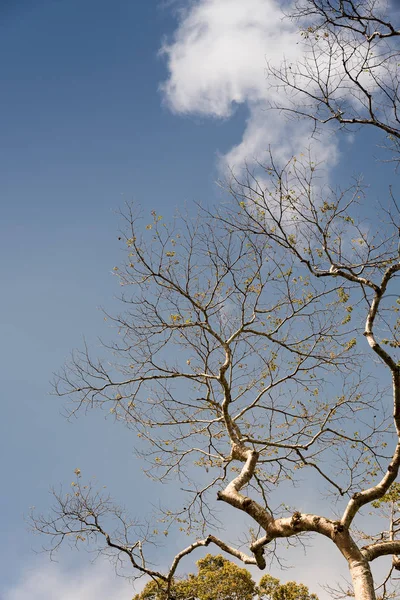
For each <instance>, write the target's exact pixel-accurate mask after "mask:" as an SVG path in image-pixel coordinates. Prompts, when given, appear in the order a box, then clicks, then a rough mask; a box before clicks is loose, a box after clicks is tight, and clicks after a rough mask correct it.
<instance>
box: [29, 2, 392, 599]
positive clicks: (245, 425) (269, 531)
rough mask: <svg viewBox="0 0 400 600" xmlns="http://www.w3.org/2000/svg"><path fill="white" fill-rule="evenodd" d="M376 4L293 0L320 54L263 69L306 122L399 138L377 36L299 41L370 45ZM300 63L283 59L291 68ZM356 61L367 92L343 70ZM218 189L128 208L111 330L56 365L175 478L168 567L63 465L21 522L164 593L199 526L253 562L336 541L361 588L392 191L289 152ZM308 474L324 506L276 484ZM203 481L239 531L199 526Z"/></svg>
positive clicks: (384, 543) (379, 436)
mask: <svg viewBox="0 0 400 600" xmlns="http://www.w3.org/2000/svg"><path fill="white" fill-rule="evenodd" d="M377 7H378V4H377V3H375V2H363V3H358V4H355V3H353V2H346V1H343V2H341V1H339V2H334V1H333V0H332V1H329V0H327V1H324V0H309V1H307V0H306V2H305V3H303V4H302V6H301V7H300V8H299V11H300V12H299V13H298V17H299V18H300V17H301V18H305V17H306V18H314V19H315V18H316V19H317V21H316V22H314V25H309V26H307V27H308V28H310V29H307V30H306V33H307V35H309V36H311V37H312V40H311V41H310V52H311V58H312V60H314V61H315V65H316V66H317V67H318V65H319V66H320V67H321V68H320V70H319V75H317V76H316V77H317V78H316V79H315V78H314V79H313V80H312V84H313V85H314V84H315V83H317V84H318V85H317V87H318V86H319V89H320V94H319V95H318V94H316V93H315V92H314V91H312V85H310V86H308V87H303V88H301V87H300V86H298V87H296V85H295V82H296V77H295V76H293V78H292V79H291V78H290V77H289V72H290V73H293V69H291V68H290V65H286V67H287V70H286V71H285V68H284V70H282V71H281V72H280V73H275V75H277V76H280V77H281V81H282V84H283V85H284V86H285V89H288V86H292V89H296V90H297V91H298V93H299V94H302V95H303V96H304V94H308V95H309V98H310V105H309V109H310V110H309V111H308V109H306V108H304V110H303V111H302V114H305V115H307V116H309V117H311V118H312V119H314V121H315V122H318V123H323V122H325V121H327V120H328V121H329V120H336V121H337V122H339V123H340V124H341V125H351V124H358V125H362V124H365V125H371V126H374V127H377V128H378V129H381V130H384V131H385V132H386V133H388V134H389V135H391V136H392V137H393V139H398V138H399V133H398V129H397V112H396V110H397V88H396V94H395V95H392V96H390V94H389V93H388V92H387V89H388V88H387V87H386V81H387V76H388V75H387V74H388V73H391V68H392V62H391V61H392V58H393V56H394V55H395V51H394V50H392V51H391V52H389V53H385V52H386V51H385V50H384V51H382V52H383V53H382V54H381V55H380V56H381V58H380V66H379V68H378V65H376V68H375V67H374V66H373V64H372V63H371V62H368V61H367V62H365V61H364V62H363V63H362V67H361V66H360V65H358V63H357V60H358V59H357V60H355V62H351V61H350V62H351V64H352V67H351V69H350V68H347V66H346V65H348V64H349V63H348V61H347V58H343V55H340V53H339V56H341V60H342V63H341V69H343V68H344V69H345V75H344V76H341V78H339V80H338V79H337V75H338V73H339V71H337V70H335V69H336V67H335V69H333V70H332V69H331V70H329V69H328V71H326V64H327V62H326V54H323V53H321V52H320V50H318V51H317V48H320V47H321V46H319V44H320V43H321V40H322V43H323V44H324V45H326V47H327V48H328V50H329V52H330V53H331V54H329V53H328V57H330V59H331V61H332V62H333V61H334V60H336V59H337V56H338V52H339V50H338V47H339V46H340V44H341V45H342V49H343V51H345V50H346V52H347V51H349V52H350V54H351V53H352V50H351V48H353V50H354V52H353V59H354V56H356V57H357V52H356V50H355V43H354V44H353V46H352V45H351V44H352V42H351V40H352V39H353V38H354V39H356V38H357V36H361V39H362V40H363V44H364V46H365V48H366V49H367V54H368V56H369V57H371V56H376V54H374V55H371V54H370V52H372V48H374V49H375V50H374V52H376V47H377V45H378V44H381V43H383V44H389V43H390V42H391V41H392V40H397V37H396V36H397V35H398V33H397V30H396V29H395V28H394V27H393V26H391V25H390V24H388V23H387V22H386V20H385V19H384V18H383V17H381V16H379V15H380V13H378V12H374V11H376V10H378V8H379V7H378V8H377ZM300 9H301V10H300ZM301 11H303V12H301ZM331 36H333V37H331ZM357 39H358V38H357ZM338 44H339V46H338ZM364 46H363V48H364ZM324 47H325V46H324ZM385 47H386V46H385ZM363 52H364V49H363ZM346 56H347V54H346ZM353 59H352V60H353ZM369 60H370V61H372V60H373V59H372V58H370V59H369ZM374 60H375V59H374ZM328 63H329V61H328ZM354 64H355V65H356V70H357V69H358V70H359V71H358V73H359V75H358V76H355V75H354V71H353V68H354ZM305 65H307V63H303V66H302V65H298V66H297V68H298V69H302V68H303V74H302V77H304V68H306V67H305ZM315 65H314V67H313V71H312V73H314V69H315V68H316V67H315ZM357 65H358V66H357ZM366 65H368V66H367V67H366V68H367V69H368V70H369V71H371V69H372V73H374V74H373V75H371V81H372V82H373V83H372V84H371V85H372V87H373V88H374V93H371V92H370V91H368V87H367V86H366V85H364V84H363V83H361V80H362V81H364V74H363V73H364V70H365V66H366ZM332 68H333V67H332ZM346 69H347V70H346ZM374 69H375V70H374ZM380 69H383V71H381V70H380ZM340 72H342V71H340ZM378 72H379V73H381V72H382V73H383V75H382V76H381V75H377V73H378ZM313 77H314V76H313ZM318 77H319V79H318ZM365 77H367V81H369V80H368V77H370V75H369V74H367V75H366V76H365ZM346 78H347V79H346ZM322 81H325V84H324V85H325V88H324V87H323V85H322V83H321V82H322ZM333 81H335V82H336V83H335V85H334V86H333V83H332V82H333ZM389 81H390V78H389ZM393 81H394V80H393V79H392V83H393ZM303 82H304V80H303ZM332 86H333V87H332ZM360 86H361V87H360ZM354 89H358V90H359V93H358V94H356V95H355V97H356V101H354V102H353V103H352V101H351V100H350V98H349V95H350V91H349V90H351V93H352V94H353V91H354ZM340 90H342V91H340ZM343 90H345V91H344V92H343ZM346 90H347V91H346ZM385 90H386V91H385ZM339 91H340V92H339ZM375 91H376V93H375ZM323 92H326V93H325V95H323ZM368 98H369V101H368V102H367V100H366V99H368ZM382 98H383V99H385V98H386V99H387V105H385V104H382V102H381V101H382ZM304 106H305V105H304ZM322 109H323V110H325V111H327V113H325V115H323V114H322V113H321V111H322ZM294 110H295V112H296V114H298V113H299V108H298V106H296V107H295V109H294ZM351 110H352V111H353V113H352V115H353V116H352V117H350V116H348V113H349V111H351ZM366 115H367V116H366ZM259 167H260V166H259ZM229 192H230V198H231V199H230V201H229V202H227V204H226V205H224V206H223V207H222V208H220V209H219V210H218V211H216V212H212V211H206V210H201V209H200V211H199V214H198V216H197V217H193V216H191V215H189V214H184V215H180V214H178V215H177V216H176V218H175V219H174V221H173V222H172V224H169V223H167V222H165V221H164V219H163V218H162V217H161V216H160V215H157V214H156V213H155V212H154V211H153V212H152V213H151V217H150V218H149V222H148V223H147V224H146V222H145V223H144V224H143V221H142V219H141V218H140V215H139V214H138V213H137V212H136V210H135V209H134V208H132V207H130V206H128V207H127V208H126V210H125V211H124V212H123V213H122V218H123V220H124V223H125V227H124V229H123V233H121V236H120V237H121V239H122V240H123V241H124V243H125V245H126V247H127V260H126V263H125V264H124V265H123V266H121V267H119V268H116V274H117V275H118V277H119V278H120V282H121V285H122V286H123V290H124V293H123V295H122V297H121V300H122V303H123V306H124V311H123V312H122V314H121V315H119V316H116V317H110V319H112V320H113V322H114V323H115V325H116V326H117V328H118V333H119V335H118V339H117V341H116V342H115V344H113V345H111V346H110V347H108V348H106V350H108V351H109V352H110V357H111V358H108V359H104V360H100V359H97V358H96V359H94V358H92V356H91V353H90V352H89V351H88V349H84V350H83V351H82V352H77V353H75V354H74V355H73V356H72V360H71V362H70V363H69V364H68V365H67V366H66V368H65V370H64V371H63V372H62V373H61V375H60V377H59V378H58V380H57V382H56V391H57V393H58V394H59V395H60V396H68V397H69V398H70V399H71V401H72V402H73V404H72V408H71V410H72V411H77V410H79V409H80V408H83V409H86V408H88V407H91V406H97V405H99V406H104V407H107V408H108V409H109V410H111V412H112V413H114V415H115V417H116V419H117V420H120V421H123V422H124V423H125V424H126V425H127V426H128V427H130V428H132V429H133V430H135V431H136V432H137V435H138V436H139V437H140V447H139V448H138V452H139V454H140V455H141V456H142V459H143V461H146V463H147V464H148V469H147V470H148V473H149V474H150V475H151V476H152V477H154V478H156V479H158V480H159V481H165V480H172V481H174V480H180V481H182V482H184V488H185V489H184V500H183V503H182V505H181V507H180V508H176V507H174V508H173V509H166V510H165V511H164V514H163V518H162V520H163V522H164V527H165V534H167V533H168V532H169V531H170V530H171V531H173V527H174V524H177V526H178V528H183V529H184V530H185V532H186V533H188V534H189V535H190V536H191V543H190V544H189V545H188V546H187V547H186V548H185V549H183V550H182V551H181V552H179V553H178V554H177V555H176V556H175V557H174V558H173V559H172V562H171V566H170V568H169V570H167V571H166V572H161V571H159V570H157V569H156V568H154V567H153V566H152V563H150V562H149V560H148V558H147V556H148V554H147V552H148V550H147V549H146V548H148V547H149V546H150V547H151V544H152V543H155V542H156V539H154V536H153V534H151V535H150V531H151V530H152V528H151V527H150V528H144V527H143V525H141V526H139V525H138V524H136V523H133V522H131V521H129V519H128V518H127V516H126V515H125V514H124V513H123V511H122V510H121V509H119V508H117V507H115V506H114V505H113V504H112V502H111V500H110V499H109V498H103V497H102V496H101V495H99V494H98V493H97V492H96V491H95V490H93V489H92V488H91V486H90V485H89V486H86V485H84V484H83V483H82V482H81V476H80V473H79V472H78V473H77V477H76V481H75V482H74V485H73V488H72V491H71V492H70V493H69V494H66V495H63V494H62V493H55V502H56V504H55V509H54V512H53V513H52V514H51V516H50V517H47V516H35V517H34V526H35V528H36V529H37V530H38V531H40V532H42V533H44V534H47V535H48V536H50V539H51V544H50V549H54V548H57V547H58V546H59V544H60V543H62V542H63V541H64V540H70V541H73V543H78V544H79V543H81V542H83V541H84V540H85V541H86V540H88V541H89V542H93V543H94V544H95V545H96V548H97V549H98V551H99V552H108V553H110V552H111V554H112V555H113V556H115V557H116V559H117V560H118V559H121V560H122V559H123V558H124V557H125V558H127V559H128V560H129V562H130V563H131V565H132V567H133V568H134V570H135V572H137V573H138V575H141V574H147V575H149V576H150V577H151V578H152V579H153V580H154V581H155V582H159V584H160V586H161V587H162V589H163V590H167V591H166V593H167V596H168V597H171V598H172V588H171V586H172V582H173V579H174V576H175V574H176V571H177V568H178V566H179V563H180V561H181V559H182V558H183V557H185V556H187V555H188V554H190V553H191V552H193V551H195V550H196V549H197V548H199V547H203V546H209V545H210V544H212V545H215V546H218V547H219V548H220V549H221V550H223V551H224V552H226V553H228V554H230V555H231V556H234V557H235V558H236V559H238V560H239V561H242V562H244V563H245V564H254V565H258V567H259V568H260V569H265V567H266V564H267V560H266V558H268V559H272V558H273V557H274V556H279V551H280V544H279V541H280V540H281V539H284V540H291V542H293V543H295V542H300V543H301V542H302V540H306V539H308V538H310V536H312V534H315V535H322V536H324V537H325V538H328V539H329V540H331V542H332V548H336V549H337V550H338V552H339V553H341V555H342V556H343V557H344V558H345V559H346V561H347V564H348V567H349V573H350V576H351V579H352V585H353V590H354V591H353V592H352V593H353V594H354V595H355V597H356V598H357V600H373V599H374V598H375V597H376V596H375V586H377V587H378V585H379V582H378V583H374V580H373V575H372V571H371V563H372V562H373V561H375V560H376V559H378V558H380V557H383V556H391V557H393V558H392V567H391V569H390V573H389V574H388V577H387V578H386V579H385V582H384V583H383V587H381V589H383V590H384V594H386V596H388V594H389V593H390V592H389V591H388V590H389V581H390V578H392V576H393V573H395V571H396V570H398V568H399V559H398V558H397V555H398V554H400V539H399V536H398V520H394V518H393V514H391V516H390V515H389V518H391V523H392V525H391V526H389V527H387V526H386V528H385V525H383V529H382V530H381V531H379V532H378V533H377V534H371V533H368V532H367V533H366V532H363V531H361V530H360V527H359V525H358V521H359V517H360V514H361V512H362V509H363V508H364V507H367V506H368V510H370V511H372V512H374V511H376V512H377V514H378V513H379V511H380V510H381V502H380V501H381V500H382V499H384V498H387V497H388V494H390V493H391V490H393V485H396V484H395V481H396V478H397V476H398V472H399V467H400V363H399V356H398V349H399V347H400V320H399V311H400V306H399V303H400V299H399V298H398V296H396V294H398V273H399V272H400V262H399V231H400V214H399V211H398V209H397V204H396V201H395V199H394V198H393V197H392V198H389V202H388V207H387V209H386V210H385V211H384V212H382V209H380V214H379V218H377V217H373V218H370V219H369V220H368V219H367V218H366V217H365V215H363V201H364V197H363V189H362V186H361V183H360V182H355V183H354V184H352V185H351V186H349V187H348V188H347V189H343V190H337V189H335V190H333V189H330V188H328V187H327V186H322V185H321V184H320V183H319V180H318V165H316V164H314V163H313V162H312V161H311V159H310V158H309V157H307V156H300V157H297V158H296V157H294V158H292V159H291V160H290V161H289V162H288V163H287V164H286V165H284V166H280V165H277V164H275V163H274V160H273V156H271V157H270V161H269V164H266V165H264V166H262V168H261V169H260V168H258V169H257V171H255V172H252V171H251V170H250V169H247V171H246V173H245V176H243V177H242V178H240V179H237V178H235V177H232V181H231V184H230V186H229ZM382 215H383V219H382ZM396 284H397V288H396ZM310 474H311V475H310ZM310 476H312V477H313V480H314V479H315V477H318V478H320V481H321V483H322V485H323V489H322V490H321V491H322V493H323V497H324V498H325V500H324V502H325V506H326V510H324V513H323V514H319V512H315V513H304V512H301V511H300V510H299V507H297V506H296V505H295V506H292V507H290V504H292V502H291V501H290V496H287V491H286V490H287V485H288V482H289V483H290V482H293V484H295V483H297V484H298V485H300V484H303V485H306V486H307V485H309V482H310ZM396 489H397V488H396ZM280 490H284V491H283V492H281V491H280ZM327 492H329V496H327ZM315 494H316V495H317V490H316V492H315ZM215 499H217V500H218V501H219V505H220V506H221V505H222V506H224V507H226V508H224V511H225V510H226V511H232V510H235V511H236V513H237V514H238V515H240V514H242V515H243V516H246V519H247V522H248V518H250V519H251V521H252V523H253V526H252V528H251V529H250V531H249V532H248V541H247V549H244V548H243V545H242V546H240V545H234V544H232V543H228V541H227V540H226V539H224V536H222V535H221V534H220V533H219V534H217V535H216V533H218V532H215V526H216V522H215V516H214V511H215ZM231 514H234V513H231ZM371 519H372V520H371V523H373V525H374V526H375V525H376V522H377V521H376V519H373V518H371ZM171 528H172V529H171ZM228 537H229V536H228Z"/></svg>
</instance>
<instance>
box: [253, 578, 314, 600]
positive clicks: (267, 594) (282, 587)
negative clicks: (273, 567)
mask: <svg viewBox="0 0 400 600" xmlns="http://www.w3.org/2000/svg"><path fill="white" fill-rule="evenodd" d="M258 593H259V598H260V600H318V596H317V595H316V594H310V592H309V590H308V587H307V586H306V585H304V584H303V583H296V582H295V581H288V582H287V583H282V584H281V583H280V581H279V579H276V577H272V576H271V575H264V577H262V578H261V580H260V583H259V588H258Z"/></svg>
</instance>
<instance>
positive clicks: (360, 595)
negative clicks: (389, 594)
mask: <svg viewBox="0 0 400 600" xmlns="http://www.w3.org/2000/svg"><path fill="white" fill-rule="evenodd" d="M349 566H350V573H351V578H352V581H353V588H354V597H355V599H356V600H376V596H375V588H374V580H373V578H372V573H371V569H370V566H369V563H368V561H367V560H365V561H361V560H356V561H352V562H350V564H349Z"/></svg>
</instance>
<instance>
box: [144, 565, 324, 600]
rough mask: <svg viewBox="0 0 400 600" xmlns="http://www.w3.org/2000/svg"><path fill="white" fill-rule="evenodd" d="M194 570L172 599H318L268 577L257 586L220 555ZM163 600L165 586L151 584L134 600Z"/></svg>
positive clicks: (175, 588) (302, 588)
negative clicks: (195, 571) (194, 572)
mask: <svg viewBox="0 0 400 600" xmlns="http://www.w3.org/2000/svg"><path fill="white" fill-rule="evenodd" d="M197 569H198V570H197V574H196V575H194V574H192V573H191V574H189V575H188V576H187V577H185V578H183V579H178V580H174V581H173V583H172V586H171V596H172V597H173V598H174V600H255V599H256V598H258V599H259V600H318V598H317V596H316V595H315V594H310V593H309V591H308V588H307V587H306V586H305V585H303V584H302V583H300V584H299V583H295V582H294V581H289V582H288V583H283V584H281V583H280V581H279V579H277V578H276V577H272V576H271V575H264V576H263V577H262V578H261V580H260V583H259V585H258V586H257V585H256V584H255V582H254V581H253V579H252V577H251V574H250V573H249V571H247V569H243V568H241V567H238V566H237V565H236V564H235V563H233V562H231V561H229V560H227V559H226V558H224V557H223V556H221V555H218V556H213V555H211V554H207V556H205V557H204V558H202V559H200V560H198V561H197ZM166 598H167V593H166V588H165V584H164V585H163V584H162V583H161V582H157V581H150V582H149V583H147V584H146V586H145V587H144V589H143V591H142V592H141V593H140V594H137V595H136V596H134V598H133V600H166Z"/></svg>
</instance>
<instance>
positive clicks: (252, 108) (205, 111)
mask: <svg viewBox="0 0 400 600" xmlns="http://www.w3.org/2000/svg"><path fill="white" fill-rule="evenodd" d="M303 51H304V49H303V46H302V42H301V38H300V36H299V35H298V30H297V27H296V26H295V25H294V24H293V23H292V22H291V21H290V20H288V19H284V18H283V14H282V11H281V7H280V3H279V2H276V1H274V0H246V2H243V0H197V1H196V2H194V3H192V4H191V5H190V7H189V8H188V9H187V10H186V11H184V12H183V13H182V16H181V19H180V22H179V25H178V28H177V30H176V32H175V34H174V36H173V39H172V41H171V42H170V43H166V44H164V46H163V48H162V53H163V54H164V55H165V56H166V57H167V63H168V69H169V77H168V79H167V81H166V82H164V83H163V84H162V86H161V89H162V91H163V94H164V98H165V101H166V103H167V105H168V106H169V107H170V109H171V110H172V111H174V112H176V113H180V114H200V115H203V116H209V117H214V118H229V117H230V116H231V115H232V113H233V112H234V110H235V107H236V106H237V105H239V104H244V105H246V106H247V108H248V110H249V116H248V119H247V123H246V127H245V131H244V133H243V137H242V140H241V141H240V142H239V143H238V144H237V145H236V146H235V147H234V148H232V149H231V150H230V151H229V152H228V153H227V154H226V156H225V157H222V163H223V165H226V164H228V165H229V166H230V167H233V168H236V167H238V166H240V165H241V164H242V163H243V162H244V161H245V160H247V161H251V160H252V159H254V158H257V159H258V160H263V157H264V156H265V153H266V151H267V149H268V147H269V146H270V145H271V146H272V148H273V151H274V154H275V156H276V157H277V159H281V160H285V159H287V158H289V157H290V156H291V155H292V154H294V153H298V152H300V151H302V150H304V149H305V148H306V147H308V146H309V145H310V124H309V123H307V122H305V121H304V122H299V121H295V122H289V121H288V120H287V119H286V118H285V116H284V115H282V114H280V113H279V112H278V111H271V110H267V108H268V106H269V104H270V103H271V102H274V101H276V100H279V92H278V91H277V89H276V88H274V87H272V86H271V85H269V84H268V82H267V79H266V66H267V62H270V63H271V64H272V65H274V66H279V65H280V64H281V61H282V59H283V57H284V56H285V57H286V59H287V60H288V61H289V62H291V61H296V60H297V59H300V58H301V56H302V55H303ZM311 145H312V146H313V148H314V153H315V154H316V155H317V156H318V159H319V160H320V161H321V160H322V161H323V160H328V161H329V162H330V164H335V162H336V160H337V142H336V138H335V137H333V136H329V134H328V133H326V134H324V135H323V136H322V137H321V138H320V139H319V140H312V142H311Z"/></svg>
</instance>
